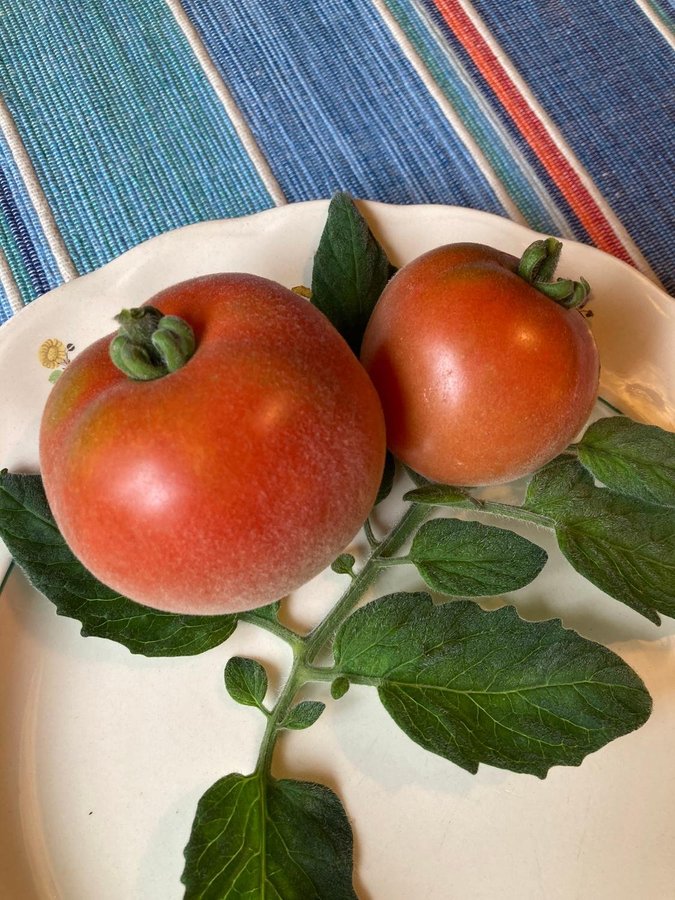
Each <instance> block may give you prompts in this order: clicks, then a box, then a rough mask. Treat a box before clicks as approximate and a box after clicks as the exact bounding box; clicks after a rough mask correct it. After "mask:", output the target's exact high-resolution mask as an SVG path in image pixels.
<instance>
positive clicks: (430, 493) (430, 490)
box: [403, 484, 480, 509]
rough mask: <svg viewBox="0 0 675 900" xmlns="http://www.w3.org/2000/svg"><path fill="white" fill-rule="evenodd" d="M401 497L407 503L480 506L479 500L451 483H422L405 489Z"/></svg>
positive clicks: (465, 506)
mask: <svg viewBox="0 0 675 900" xmlns="http://www.w3.org/2000/svg"><path fill="white" fill-rule="evenodd" d="M403 499H404V500H406V501H407V502H408V503H425V504H426V505H427V506H461V507H464V508H467V507H468V508H470V509H471V508H480V501H478V500H476V499H474V498H473V497H472V496H471V494H470V493H469V492H468V491H466V490H465V489H464V488H459V487H454V486H453V485H451V484H424V485H422V486H421V487H417V488H415V489H414V490H412V491H407V492H406V493H405V494H404V495H403Z"/></svg>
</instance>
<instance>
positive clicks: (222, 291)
mask: <svg viewBox="0 0 675 900" xmlns="http://www.w3.org/2000/svg"><path fill="white" fill-rule="evenodd" d="M148 303H149V304H151V305H152V306H155V307H156V308H158V309H160V310H161V311H162V312H163V313H165V314H172V315H178V316H181V317H182V318H184V319H185V320H186V321H188V322H189V323H190V324H191V325H192V327H193V329H194V331H195V335H196V338H197V350H196V352H195V354H194V356H193V357H192V358H191V359H190V360H189V361H188V362H187V364H186V365H185V366H183V367H182V368H180V369H178V370H177V371H176V372H173V373H172V374H170V375H167V376H165V377H162V378H158V379H156V380H153V381H133V380H130V379H129V378H127V376H126V375H124V374H122V372H120V371H119V370H118V369H117V368H115V366H114V365H113V364H112V363H111V361H110V359H109V355H108V346H109V342H110V337H107V338H103V339H102V340H99V341H97V342H96V343H95V344H93V345H91V346H90V347H88V348H87V349H86V350H84V351H83V352H82V353H81V354H79V356H77V357H76V358H75V359H74V361H73V362H72V363H71V364H70V365H69V366H68V368H67V369H66V370H65V371H64V374H63V375H62V376H61V378H60V379H59V381H58V382H57V383H56V384H55V385H54V388H53V389H52V393H51V395H50V397H49V400H48V402H47V405H46V407H45V410H44V414H43V419H42V426H41V434H40V460H41V469H42V475H43V479H44V484H45V489H46V492H47V497H48V500H49V503H50V506H51V509H52V512H53V514H54V516H55V519H56V521H57V524H58V525H59V528H60V529H61V531H62V533H63V535H64V537H65V539H66V542H67V543H68V545H69V546H70V548H71V549H72V550H73V552H74V553H75V555H76V556H77V557H78V558H79V559H80V561H81V562H82V563H83V564H84V565H85V566H86V567H87V568H88V569H89V570H90V571H91V572H92V573H93V574H94V575H96V576H97V577H98V578H99V579H100V580H101V581H103V582H104V583H105V584H107V585H108V586H110V587H112V588H114V589H115V590H118V591H119V592H120V593H122V594H123V595H125V596H127V597H130V598H131V599H133V600H136V601H137V602H139V603H142V604H145V605H148V606H151V607H154V608H157V609H162V610H167V611H172V612H181V613H195V614H197V613H198V614H220V613H229V612H237V611H241V610H245V609H249V608H253V607H256V606H260V605H263V604H266V603H270V602H272V601H274V600H276V599H278V598H280V597H281V596H283V595H284V594H286V593H288V592H289V591H291V590H293V589H294V588H297V587H298V586H300V585H301V584H303V583H305V582H306V581H308V580H309V579H310V578H312V577H313V576H314V575H316V574H317V573H318V572H320V571H321V570H322V569H323V568H325V567H326V566H327V565H328V564H329V563H330V562H331V561H332V560H333V559H334V558H335V556H337V554H338V553H339V552H341V551H342V550H343V549H344V547H345V546H346V545H347V544H348V543H349V541H350V540H351V539H352V538H353V537H354V535H355V534H356V533H357V531H358V530H359V528H360V527H361V525H362V524H363V521H364V520H365V518H366V517H367V515H368V513H369V511H370V509H371V507H372V504H373V502H374V499H375V496H376V493H377V489H378V487H379V482H380V478H381V475H382V468H383V463H384V453H385V430H384V420H383V416H382V410H381V407H380V403H379V400H378V397H377V394H376V392H375V390H374V388H373V386H372V384H371V383H370V380H369V379H368V376H367V375H366V373H365V371H364V369H363V368H362V366H361V365H360V364H359V362H358V360H357V359H356V357H355V356H354V355H353V354H352V352H351V350H350V349H349V348H348V346H347V344H346V343H345V342H344V341H343V339H342V338H341V337H340V335H339V334H338V333H337V331H335V329H334V328H333V327H332V325H330V323H329V322H328V320H327V319H326V318H325V317H324V316H323V315H322V314H321V313H319V312H318V311H317V310H316V309H314V308H313V307H312V306H311V305H310V304H309V303H308V302H307V301H306V300H304V299H302V298H300V297H298V296H297V295H296V294H294V293H292V292H291V291H289V290H287V289H286V288H283V287H281V286H280V285H277V284H275V283H273V282H271V281H268V280H266V279H263V278H258V277H256V276H252V275H241V274H225V275H222V274H221V275H213V276H206V277H203V278H197V279H193V280H190V281H188V282H183V283H182V284H179V285H175V286H174V287H172V288H169V289H168V290H165V291H163V292H161V293H160V294H158V295H156V296H155V297H153V298H152V299H151V300H150V301H148Z"/></svg>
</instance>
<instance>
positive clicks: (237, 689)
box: [225, 656, 267, 712]
mask: <svg viewBox="0 0 675 900" xmlns="http://www.w3.org/2000/svg"><path fill="white" fill-rule="evenodd" d="M225 687H226V688H227V691H228V693H229V695H230V697H232V699H233V700H236V702H237V703H241V704H242V706H257V707H258V709H261V710H263V712H266V710H265V707H264V706H263V701H264V699H265V694H266V693H267V672H266V671H265V669H264V668H263V666H262V665H261V664H260V663H259V662H258V661H257V660H255V659H246V658H245V657H243V656H233V657H232V658H231V659H229V660H228V661H227V665H226V666H225Z"/></svg>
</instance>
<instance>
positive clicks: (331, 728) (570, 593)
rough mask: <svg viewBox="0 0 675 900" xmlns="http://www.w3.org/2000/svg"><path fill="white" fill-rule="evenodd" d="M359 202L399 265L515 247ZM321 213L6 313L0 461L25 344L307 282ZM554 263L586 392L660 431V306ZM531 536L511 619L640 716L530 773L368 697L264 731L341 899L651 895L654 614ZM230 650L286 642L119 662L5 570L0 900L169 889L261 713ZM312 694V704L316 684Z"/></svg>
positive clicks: (669, 814) (31, 414) (503, 237)
mask: <svg viewBox="0 0 675 900" xmlns="http://www.w3.org/2000/svg"><path fill="white" fill-rule="evenodd" d="M362 208H363V210H364V212H365V213H366V215H367V216H368V218H369V221H370V222H371V226H372V227H373V229H374V230H375V232H376V233H377V234H378V236H379V237H380V239H381V240H382V242H383V243H384V245H385V247H386V248H387V250H388V252H389V253H390V256H391V258H392V260H393V261H395V262H396V263H398V264H401V263H403V262H405V261H406V260H408V259H410V258H412V257H414V256H416V255H417V254H418V253H420V252H422V251H424V250H426V249H428V248H430V247H433V246H437V245H438V244H441V243H445V242H448V241H453V240H473V241H479V242H483V243H488V244H492V245H494V246H497V247H500V248H502V249H504V250H508V251H511V252H514V253H519V252H520V251H522V249H523V248H524V247H525V246H526V245H527V243H528V242H529V241H530V240H531V239H532V238H533V234H532V232H529V231H527V230H526V229H524V228H522V227H520V226H518V225H514V224H513V223H511V222H509V221H507V220H504V219H500V218H498V217H495V216H491V215H487V214H485V213H480V212H473V211H470V210H465V209H455V208H447V207H428V206H426V207H391V206H384V205H381V204H375V203H368V204H363V206H362ZM326 210H327V203H325V202H313V203H306V204H298V205H294V206H288V207H285V208H283V209H279V210H273V211H270V212H265V213H261V214H259V215H256V216H252V217H250V218H246V219H240V220H230V221H225V222H211V223H205V224H200V225H194V226H191V227H189V228H184V229H181V230H179V231H176V232H172V233H169V234H166V235H163V236H161V237H159V238H156V239H154V240H152V241H149V242H148V243H146V244H144V245H142V246H140V247H137V248H136V249H134V250H132V251H130V252H129V253H127V254H125V255H124V256H122V257H121V258H119V259H117V260H115V261H114V262H113V263H111V264H109V265H107V266H105V267H104V268H103V269H101V270H99V271H97V272H95V273H93V274H91V275H87V276H85V277H83V278H80V279H78V280H77V281H74V282H72V283H70V284H68V285H65V286H63V287H61V288H58V289H57V290H55V291H53V292H52V293H51V294H50V295H48V296H45V297H43V298H41V299H40V300H39V301H37V302H36V303H34V304H32V305H31V306H30V307H28V308H27V309H25V310H24V311H22V312H21V313H20V314H19V315H17V316H16V317H15V318H14V319H13V320H12V321H10V322H9V323H8V324H7V325H5V326H3V328H2V329H0V410H1V415H2V418H1V422H2V428H1V431H0V466H2V467H7V468H9V469H10V470H12V471H35V470H36V469H37V428H38V423H39V419H40V414H41V410H42V406H43V404H44V401H45V399H46V397H47V394H48V392H49V389H50V382H49V375H50V370H48V369H47V368H44V367H43V366H42V365H41V362H40V359H39V358H38V351H39V348H40V346H41V345H42V344H43V342H44V341H45V340H46V339H49V338H53V339H58V340H59V341H61V342H62V343H63V344H64V345H65V344H73V345H74V347H75V350H74V351H72V352H74V353H77V351H78V350H79V349H81V348H83V347H84V346H85V345H86V344H88V343H89V342H91V341H92V340H93V339H95V338H97V337H99V336H101V335H103V334H106V333H108V332H109V331H111V330H112V326H113V322H112V316H113V315H114V314H115V313H116V312H118V311H119V309H120V308H121V307H123V306H130V305H136V304H138V303H140V302H142V301H144V300H146V299H147V298H148V297H149V296H150V295H152V294H153V293H154V292H155V291H157V290H159V289H160V288H163V287H165V286H167V285H169V284H171V283H173V282H175V281H178V280H180V279H183V278H187V277H190V276H193V275H199V274H203V273H207V272H213V271H223V270H236V271H249V272H256V273H258V274H261V275H265V276H268V277H271V278H274V279H276V280H278V281H281V282H282V283H284V284H286V285H288V286H292V285H295V284H298V283H301V282H304V283H305V284H307V283H308V281H309V273H310V270H311V260H312V256H313V253H314V250H315V249H316V245H317V243H318V240H319V236H320V233H321V229H322V227H323V224H324V221H325V215H326ZM560 274H562V275H569V276H578V275H579V274H583V275H584V276H585V277H586V278H587V279H588V280H589V281H590V282H591V284H592V285H593V288H594V296H595V299H594V302H593V307H592V308H593V310H594V312H595V318H594V319H593V330H594V333H595V335H596V339H597V341H598V344H599V346H600V351H601V357H602V362H603V379H602V393H603V395H604V396H605V397H606V398H607V399H608V400H609V401H610V402H612V403H614V404H615V405H617V406H619V407H620V408H621V409H623V410H624V411H625V412H627V413H629V414H630V415H632V416H633V417H634V418H638V419H642V420H645V421H651V422H655V423H657V424H660V425H663V426H665V427H670V428H673V425H674V422H675V371H674V370H673V365H672V348H673V346H674V341H675V303H674V302H673V300H672V299H671V298H669V297H668V296H667V295H665V294H664V293H663V292H662V291H661V290H659V289H658V288H657V287H655V286H654V285H653V284H652V283H651V282H649V281H648V280H647V279H646V278H644V277H643V276H641V275H639V274H637V273H636V272H635V271H633V270H632V269H631V268H629V267H628V266H626V265H624V264H623V263H620V262H618V261H616V260H615V259H613V258H610V257H608V256H606V255H604V254H602V253H600V252H599V251H597V250H595V249H593V248H590V247H586V246H581V245H579V244H573V243H566V245H565V250H564V252H563V261H562V264H561V271H560ZM535 540H537V541H538V542H539V543H541V544H543V545H544V546H545V547H546V549H547V550H548V551H549V554H550V556H551V559H550V561H549V563H548V565H547V568H546V570H545V572H544V573H543V574H542V576H540V578H539V579H537V580H536V581H535V583H534V584H533V585H531V586H530V587H529V588H527V589H526V590H524V591H521V592H519V593H518V594H517V595H516V596H515V597H514V598H508V599H509V600H510V601H511V602H515V603H516V605H517V607H518V609H519V611H520V613H521V615H523V616H524V617H525V618H550V617H552V616H557V617H561V618H562V620H563V622H564V624H565V625H566V626H568V627H573V628H575V629H576V630H577V631H579V632H580V633H581V634H583V635H585V636H587V637H590V638H593V639H595V640H599V641H601V642H602V643H604V644H606V645H608V646H610V647H611V648H612V649H613V650H615V651H616V652H617V653H619V654H620V655H621V656H622V657H623V658H624V659H626V660H627V661H628V662H629V663H630V664H631V665H632V666H633V667H634V668H635V669H636V670H637V672H638V673H639V674H640V675H641V677H642V678H643V679H644V680H645V682H646V684H647V686H648V688H649V689H650V691H651V693H652V695H653V697H654V713H653V715H652V717H651V719H650V720H649V722H648V723H647V724H646V725H645V726H644V727H643V728H642V729H641V730H639V731H638V732H635V733H634V734H631V735H628V736H626V737H624V738H621V739H620V740H618V741H615V742H614V743H612V744H610V745H609V746H608V747H606V748H604V749H603V750H601V751H599V752H598V753H596V754H593V755H592V756H590V757H588V758H587V759H586V760H585V762H584V763H583V764H582V765H581V767H579V768H572V769H563V768H557V769H554V770H552V772H551V773H550V774H549V776H548V778H547V779H546V780H545V781H540V780H538V779H536V778H534V777H530V776H523V775H513V774H510V773H508V772H504V771H500V770H497V769H491V768H488V767H486V766H481V768H480V771H479V774H478V775H477V776H471V775H469V774H467V773H466V772H463V771H462V770H460V769H459V768H457V767H455V766H453V765H451V764H450V763H448V762H446V761H444V760H442V759H440V758H438V757H434V756H432V755H431V754H429V753H426V752H425V751H423V750H422V749H421V748H419V747H418V746H416V745H415V744H414V743H412V742H411V741H410V740H409V739H408V738H407V737H406V736H405V735H404V734H403V733H402V732H400V731H399V730H398V728H397V726H396V725H395V724H394V723H393V722H392V720H391V719H389V717H388V715H387V714H386V713H385V712H384V710H383V709H382V708H381V707H380V706H379V702H378V700H377V697H376V695H375V692H374V691H372V690H370V689H368V688H365V687H364V688H358V687H354V688H352V690H351V691H350V692H349V693H348V694H347V695H346V696H345V697H344V698H343V699H342V700H341V701H340V703H339V704H336V703H330V702H329V705H328V709H327V710H326V712H325V713H324V715H323V716H322V717H321V719H320V720H319V722H318V723H317V724H316V725H315V726H313V727H312V729H311V730H310V731H308V732H305V733H288V734H286V735H284V737H283V739H282V740H281V742H280V746H279V747H278V750H277V755H276V757H275V759H276V764H275V772H276V773H283V774H286V775H288V776H291V777H297V778H301V779H309V780H312V779H313V780H317V781H320V782H323V783H325V784H327V785H329V786H331V787H332V788H333V789H334V790H336V791H337V792H338V794H339V795H340V797H341V798H342V801H343V803H344V805H345V807H346V809H347V812H348V814H349V816H350V818H351V820H352V823H353V826H354V833H355V854H356V877H355V884H356V888H357V891H358V893H359V896H360V897H361V898H364V900H417V898H428V900H445V898H449V897H456V898H462V900H464V898H485V900H488V898H489V900H493V898H495V897H500V898H508V900H511V898H513V900H516V898H517V900H535V898H537V900H539V898H545V900H552V898H564V900H568V898H569V900H571V898H584V900H602V898H612V900H620V898H626V900H628V898H630V900H633V898H635V897H644V898H650V900H660V898H666V897H672V896H673V884H675V857H674V856H673V847H674V846H675V816H674V815H673V810H674V809H675V766H673V761H672V747H673V745H674V744H675V691H673V688H672V685H673V684H674V683H675V636H674V635H675V627H674V626H675V623H673V622H672V621H668V620H667V621H666V622H665V623H664V625H663V626H662V627H661V628H660V629H658V628H655V627H654V626H652V625H651V624H649V623H648V622H647V621H645V620H644V619H642V618H641V617H640V616H638V615H637V614H636V613H633V612H632V611H631V610H629V609H627V608H626V607H624V606H623V605H622V604H619V603H617V602H616V601H613V600H611V599H609V598H608V597H605V596H604V595H603V594H601V593H600V592H599V591H597V590H596V589H594V588H593V587H592V586H590V585H589V584H588V583H586V582H584V581H583V580H582V579H580V578H578V577H577V576H576V575H575V574H574V573H573V572H571V570H570V569H569V567H568V566H567V565H566V564H565V563H564V562H562V561H561V559H560V557H559V556H558V554H557V552H556V549H555V547H554V544H553V541H552V540H551V539H550V538H549V537H548V536H547V535H545V534H542V532H537V533H536V535H535ZM357 549H358V547H357ZM6 559H7V557H6V555H5V556H4V557H3V560H0V563H2V562H3V561H4V562H6ZM388 577H390V578H393V577H394V576H393V575H391V576H388ZM396 577H398V578H399V581H398V582H396V583H397V584H398V585H400V586H402V587H413V586H418V582H417V581H416V578H415V576H414V574H410V575H407V576H406V577H405V578H404V580H403V581H401V580H400V578H401V571H400V569H398V570H397V571H396ZM342 582H343V579H341V578H340V577H338V576H335V575H333V574H332V573H324V574H323V575H322V576H319V577H318V578H317V579H315V580H314V581H313V582H312V583H310V584H309V585H307V586H306V587H305V588H303V589H302V591H300V592H298V594H297V595H296V596H294V598H292V600H291V602H290V605H289V612H288V615H289V616H290V617H291V619H293V620H294V621H295V622H296V623H297V624H300V625H306V626H309V625H310V624H311V623H312V622H314V621H315V620H316V619H317V617H319V616H320V615H321V614H322V612H323V611H325V610H326V609H327V608H328V606H329V605H330V603H331V602H332V600H333V599H334V598H335V597H336V596H337V594H338V593H339V591H340V589H341V587H342ZM392 584H393V582H392V581H390V582H389V583H383V585H382V590H383V591H384V590H385V589H389V588H391V586H392ZM493 605H494V604H493ZM234 654H244V655H249V656H256V657H258V658H259V659H261V660H262V661H263V662H264V663H265V664H266V665H267V666H268V668H269V669H270V671H271V672H272V673H275V674H276V676H277V677H278V676H280V674H281V673H282V672H283V671H284V669H285V668H286V666H287V664H288V658H287V656H286V650H285V647H284V646H279V643H278V642H277V641H276V640H275V639H274V638H272V637H271V636H270V635H268V634H267V633H264V632H260V631H258V630H256V629H254V628H253V627H250V626H239V628H238V629H237V631H236V633H235V635H234V636H233V637H232V638H231V639H230V640H229V641H228V642H226V643H225V644H223V645H222V646H220V647H217V648H216V649H214V650H211V651H210V652H208V653H205V654H203V655H202V656H199V657H196V658H184V659H165V660H163V659H159V660H158V659H152V660H149V659H144V658H139V657H134V656H132V655H131V654H129V653H128V652H127V651H126V650H125V649H124V648H123V647H121V646H118V645H116V644H114V643H111V642H108V641H103V640H97V639H83V638H82V637H80V635H79V633H78V624H77V623H76V622H74V621H71V620H68V619H61V618H58V617H57V616H56V615H55V612H54V609H53V607H52V605H51V604H50V603H49V602H48V601H47V600H45V599H44V598H43V597H41V596H40V595H38V594H37V593H35V592H34V591H33V590H32V589H31V588H30V587H29V586H28V585H27V583H26V582H25V580H24V579H23V577H22V575H21V574H20V572H19V571H18V570H17V569H16V568H14V569H13V570H12V571H11V572H10V574H9V576H8V578H7V579H6V582H5V584H4V586H3V588H2V592H1V597H0V834H1V835H2V839H1V840H0V896H2V897H7V898H12V900H34V898H40V900H42V898H59V900H92V898H96V900H132V898H133V900H172V898H175V900H177V898H180V897H181V896H182V889H181V884H180V881H179V879H180V873H181V871H182V865H183V857H182V851H183V848H184V846H185V844H186V842H187V839H188V835H189V832H190V826H191V822H192V817H193V813H194V809H195V806H196V803H197V800H198V798H199V797H200V795H201V794H202V793H203V792H204V791H205V790H206V789H207V788H208V787H209V786H210V785H211V784H212V783H213V782H214V781H215V780H216V779H218V778H219V777H221V776H222V775H224V774H227V773H228V772H232V771H239V772H249V771H250V770H251V769H252V767H253V765H254V762H255V758H256V752H257V747H258V742H259V739H260V736H261V731H262V725H263V722H262V717H261V716H260V715H259V714H257V713H256V712H255V711H253V710H250V709H246V708H244V707H241V706H237V705H236V704H235V703H234V702H233V701H231V700H230V699H229V697H228V695H227V694H226V692H225V690H224V686H223V677H222V672H223V668H224V666H225V663H226V661H227V659H228V658H229V657H230V656H231V655H234ZM274 680H275V679H273V681H274ZM312 696H315V697H318V698H325V697H326V689H325V687H324V686H317V687H316V689H313V691H312Z"/></svg>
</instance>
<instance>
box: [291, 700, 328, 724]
mask: <svg viewBox="0 0 675 900" xmlns="http://www.w3.org/2000/svg"><path fill="white" fill-rule="evenodd" d="M325 708H326V704H325V703H321V701H320V700H303V701H301V702H300V703H298V704H297V705H296V706H294V707H293V708H292V709H290V710H289V711H288V714H287V716H286V718H285V719H284V721H283V722H282V723H281V727H282V728H290V729H292V730H293V731H301V730H302V729H303V728H309V726H310V725H313V724H314V723H315V722H316V720H317V719H318V718H319V716H320V715H321V713H322V712H323V711H324V709H325Z"/></svg>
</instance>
